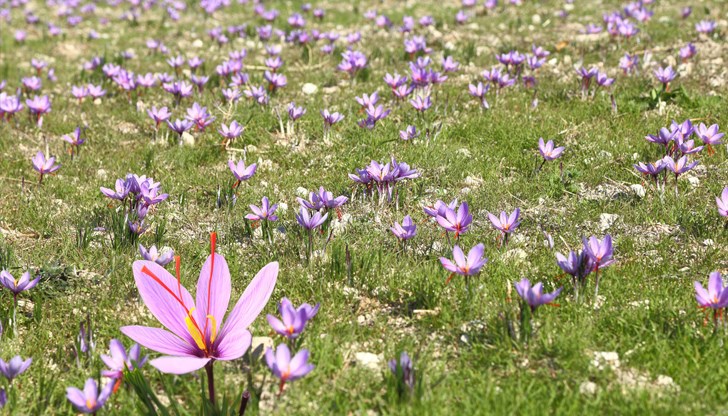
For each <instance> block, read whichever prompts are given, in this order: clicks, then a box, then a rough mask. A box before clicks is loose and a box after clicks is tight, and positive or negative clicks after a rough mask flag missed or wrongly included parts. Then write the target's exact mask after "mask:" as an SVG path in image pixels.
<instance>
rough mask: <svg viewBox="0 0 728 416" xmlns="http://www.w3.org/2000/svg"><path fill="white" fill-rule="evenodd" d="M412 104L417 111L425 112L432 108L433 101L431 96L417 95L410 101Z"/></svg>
mask: <svg viewBox="0 0 728 416" xmlns="http://www.w3.org/2000/svg"><path fill="white" fill-rule="evenodd" d="M410 104H412V107H414V109H415V110H417V111H419V112H424V111H426V110H427V109H429V108H430V107H431V106H432V100H431V99H430V96H429V95H426V96H424V97H422V96H420V95H417V96H415V97H414V98H413V99H411V100H410Z"/></svg>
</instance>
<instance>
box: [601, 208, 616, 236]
mask: <svg viewBox="0 0 728 416" xmlns="http://www.w3.org/2000/svg"><path fill="white" fill-rule="evenodd" d="M618 219H619V215H617V214H607V213H606V212H605V213H602V214H601V215H600V216H599V229H600V230H601V231H602V232H604V231H607V230H608V229H609V228H610V227H611V226H612V225H614V223H615V222H616V221H617V220H618Z"/></svg>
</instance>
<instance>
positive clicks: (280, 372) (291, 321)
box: [265, 298, 321, 394]
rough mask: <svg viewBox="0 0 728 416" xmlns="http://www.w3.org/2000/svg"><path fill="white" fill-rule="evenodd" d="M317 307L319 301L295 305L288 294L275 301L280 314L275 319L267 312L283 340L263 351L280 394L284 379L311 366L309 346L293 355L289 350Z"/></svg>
mask: <svg viewBox="0 0 728 416" xmlns="http://www.w3.org/2000/svg"><path fill="white" fill-rule="evenodd" d="M320 307H321V304H320V303H317V304H316V305H315V306H311V305H309V304H308V303H304V304H302V305H301V306H299V307H295V306H293V304H292V303H291V301H290V300H288V298H283V299H281V303H280V304H279V305H278V313H279V314H280V316H281V318H280V319H278V318H277V317H275V316H273V315H270V314H269V315H268V316H267V318H268V323H269V324H270V326H271V328H273V330H274V331H275V332H276V333H277V334H278V335H280V336H282V337H284V338H285V342H284V343H281V344H278V346H277V347H275V348H267V349H266V351H265V361H266V364H268V367H269V368H270V370H271V371H272V372H273V375H274V376H276V377H277V378H278V379H279V380H280V384H279V394H280V393H281V392H283V388H284V386H285V384H286V383H287V382H291V381H294V380H297V379H299V378H301V377H303V376H305V375H306V374H308V373H310V372H311V371H312V370H313V368H314V366H313V364H310V363H309V362H308V358H309V354H310V352H309V350H307V349H300V350H298V352H297V353H296V354H295V355H294V356H293V357H291V350H294V349H296V348H297V347H298V346H299V344H300V340H301V334H302V333H303V330H304V329H305V328H306V324H307V323H308V322H309V321H310V320H311V319H313V317H314V316H316V314H317V313H318V310H319V308H320Z"/></svg>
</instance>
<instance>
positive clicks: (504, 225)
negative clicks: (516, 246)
mask: <svg viewBox="0 0 728 416" xmlns="http://www.w3.org/2000/svg"><path fill="white" fill-rule="evenodd" d="M520 215H521V209H520V208H516V209H515V210H514V211H513V212H511V214H510V215H508V214H507V213H506V212H505V211H501V213H500V217H496V216H495V215H493V214H491V213H490V212H489V213H488V219H489V220H490V222H491V224H493V227H494V228H495V229H497V230H500V232H501V233H503V235H505V236H507V235H508V234H510V233H512V232H513V231H515V230H516V228H518V226H519V225H521V222H520V221H519V220H518V217H519V216H520Z"/></svg>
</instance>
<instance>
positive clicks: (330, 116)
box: [321, 109, 344, 130]
mask: <svg viewBox="0 0 728 416" xmlns="http://www.w3.org/2000/svg"><path fill="white" fill-rule="evenodd" d="M321 117H322V118H323V119H324V126H325V127H326V129H327V130H328V128H330V127H331V126H333V125H334V124H336V123H338V122H340V121H341V120H343V119H344V116H343V114H341V113H337V112H333V113H330V112H329V110H325V109H324V110H321Z"/></svg>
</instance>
